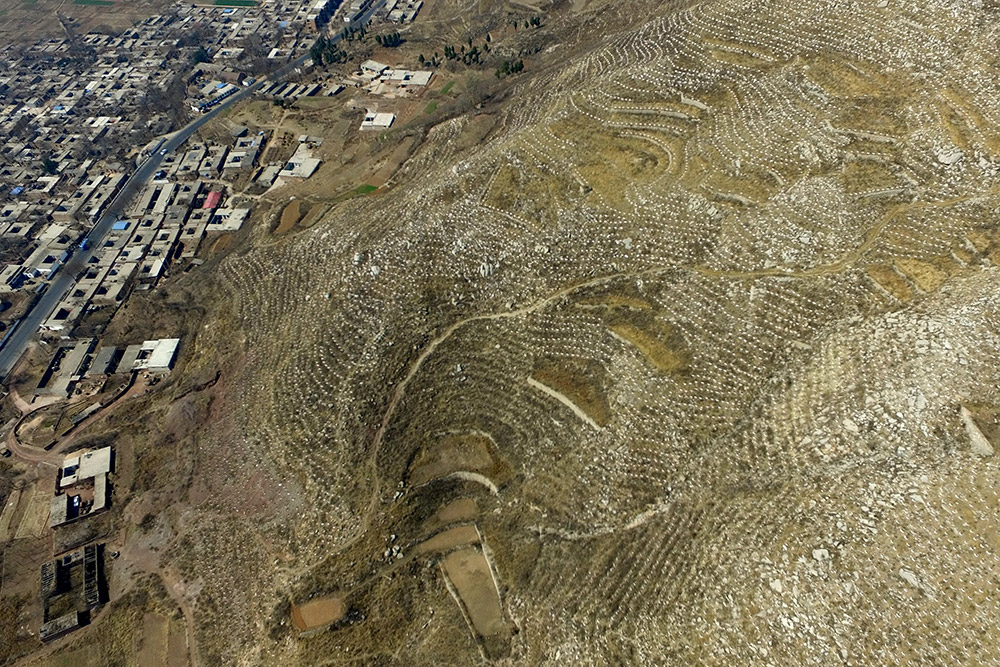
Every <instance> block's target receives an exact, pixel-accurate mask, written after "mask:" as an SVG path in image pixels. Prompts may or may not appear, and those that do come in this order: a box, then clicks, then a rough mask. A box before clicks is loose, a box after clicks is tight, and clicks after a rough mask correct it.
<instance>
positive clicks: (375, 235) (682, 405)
mask: <svg viewBox="0 0 1000 667" xmlns="http://www.w3.org/2000/svg"><path fill="white" fill-rule="evenodd" d="M546 22H547V26H548V28H549V29H550V32H549V33H548V34H550V35H552V36H553V37H551V38H550V39H549V41H547V42H546V41H544V40H543V41H542V42H541V43H540V44H539V50H538V53H537V54H535V55H534V56H532V57H530V58H527V59H526V61H527V66H526V68H525V72H524V73H522V74H520V75H517V76H516V77H514V78H512V79H511V80H510V86H509V88H507V90H506V92H505V93H502V97H500V98H497V97H494V98H492V99H491V100H487V101H486V102H485V103H484V104H483V106H482V107H481V108H480V109H478V110H473V111H471V112H469V113H467V114H465V115H463V116H460V117H458V118H454V119H452V120H449V121H446V122H444V123H442V124H440V125H438V126H436V127H434V128H433V129H432V130H431V131H430V133H429V135H428V137H427V140H426V141H425V143H424V145H423V146H422V147H421V149H420V150H419V151H417V152H416V154H415V155H414V156H413V157H411V158H410V159H409V160H408V161H407V162H406V164H405V165H404V166H403V167H402V169H401V170H400V171H399V172H398V173H397V174H396V175H395V176H394V181H393V182H394V183H395V185H394V186H393V187H391V188H389V189H388V190H387V191H385V192H383V193H378V194H375V195H371V196H369V197H365V198H361V199H355V200H351V201H347V202H343V203H341V204H339V205H338V206H337V207H336V208H334V209H333V210H332V212H331V213H330V214H328V215H327V216H326V218H325V219H324V220H323V221H321V222H320V223H318V224H316V225H315V226H313V227H311V228H310V229H308V230H302V231H299V232H295V233H293V234H289V235H286V236H282V237H280V238H276V237H273V236H269V235H268V232H267V230H266V229H263V228H261V229H259V230H258V231H257V233H256V234H255V236H254V238H253V239H252V240H251V243H250V245H251V246H252V247H250V248H249V249H248V250H246V251H245V252H240V253H238V254H235V255H233V256H231V257H230V258H229V259H228V260H227V261H226V262H225V263H224V265H223V266H222V267H221V268H220V275H221V278H220V281H221V283H222V285H223V288H222V289H223V292H222V294H223V297H224V298H222V299H220V301H221V302H222V303H221V305H217V306H215V307H213V311H212V312H213V314H212V316H211V318H210V319H209V320H207V321H206V323H205V328H204V329H203V330H202V333H201V334H200V336H199V340H198V342H197V348H198V355H199V356H198V357H197V358H195V359H194V360H193V361H192V362H191V365H190V368H197V367H198V366H199V365H203V366H208V365H209V364H211V363H214V362H213V360H214V359H217V358H223V359H225V360H226V362H225V363H226V365H225V366H224V372H223V378H224V380H223V382H222V383H220V385H219V387H218V396H217V401H216V402H215V403H214V404H213V408H212V409H213V414H214V415H215V417H214V419H213V421H212V424H211V426H210V428H208V429H207V430H205V431H203V432H200V433H199V434H198V463H197V470H196V473H195V482H194V485H193V487H192V488H191V490H190V494H191V495H190V498H189V500H190V501H191V506H190V509H187V510H185V513H184V516H183V517H182V518H181V521H180V523H179V525H181V526H183V531H184V535H183V537H182V538H181V539H179V540H177V541H175V542H173V543H172V546H171V547H170V550H169V551H168V552H166V553H165V554H164V556H163V557H164V558H165V560H166V562H168V563H169V564H170V565H171V567H173V568H175V569H176V571H177V572H178V574H179V576H180V577H181V578H182V579H183V580H184V581H185V582H186V588H185V590H186V591H187V594H188V595H189V596H190V599H191V602H192V603H193V604H194V609H195V619H196V621H197V639H198V657H199V661H200V662H201V663H202V664H214V663H216V662H222V663H231V662H238V663H243V664H296V663H301V664H347V663H352V662H353V663H363V664H400V665H414V664H442V663H444V664H472V663H475V662H477V661H480V660H484V659H485V660H488V661H498V662H501V663H503V662H506V663H509V664H574V665H584V664H594V665H599V664H691V663H699V664H766V663H767V662H768V661H770V662H771V663H773V664H841V663H844V664H903V663H914V664H915V663H926V662H933V661H934V660H936V659H941V656H949V658H948V660H949V661H954V662H955V663H961V664H982V663H987V662H992V661H995V660H997V656H998V647H997V643H996V639H995V635H994V633H993V632H992V628H993V625H994V624H995V619H996V617H997V615H998V613H1000V602H998V600H1000V598H998V596H997V595H996V594H995V589H996V586H997V583H998V582H997V579H998V574H1000V570H998V566H997V563H998V562H1000V560H998V558H1000V553H998V551H1000V544H998V541H997V535H998V534H1000V533H998V531H997V529H998V522H997V518H996V506H997V502H998V499H1000V491H998V486H997V478H998V477H997V475H998V472H1000V471H998V468H997V463H996V459H995V458H993V457H992V456H991V454H992V449H993V447H995V446H996V445H997V444H1000V439H998V438H997V426H996V422H995V419H996V414H997V406H1000V390H998V386H1000V364H998V363H997V354H998V346H1000V319H998V314H1000V268H998V267H997V262H998V261H1000V227H998V210H1000V209H998V207H1000V190H998V188H1000V185H998V183H1000V181H998V178H997V175H998V169H1000V116H998V113H1000V112H998V108H1000V107H998V105H997V102H998V93H1000V90H998V86H997V81H998V79H997V77H996V76H995V73H996V72H997V71H998V69H1000V62H998V58H1000V56H998V52H997V50H996V48H995V47H996V44H997V43H998V39H1000V14H998V13H997V10H996V9H994V8H991V6H990V3H973V2H943V1H934V2H922V3H916V4H914V3H907V4H905V5H904V4H903V3H899V2H897V1H896V0H882V1H881V2H874V1H873V2H864V3H848V2H836V1H829V2H827V1H823V2H820V1H816V0H806V1H801V0H798V1H795V2H792V1H790V0H774V1H768V2H750V1H737V0H719V1H709V2H703V3H700V4H697V5H683V6H682V5H663V4H662V3H653V2H650V3H647V4H645V5H631V6H630V8H629V12H624V11H622V10H621V8H620V7H619V6H617V5H616V6H615V7H609V6H585V5H584V3H575V4H574V3H562V4H560V5H558V6H556V7H554V8H553V9H552V11H551V12H550V13H549V14H547V15H546ZM633 22H634V25H631V26H630V25H628V24H629V23H633ZM558 35H562V36H563V37H564V38H556V37H555V36H558ZM469 137H475V138H476V139H478V138H480V137H482V139H481V141H478V142H477V141H475V140H470V139H469ZM309 601H312V602H311V604H309V605H306V604H305V603H307V602H309ZM331 621H332V622H333V625H331V626H327V625H326V624H327V623H329V622H331Z"/></svg>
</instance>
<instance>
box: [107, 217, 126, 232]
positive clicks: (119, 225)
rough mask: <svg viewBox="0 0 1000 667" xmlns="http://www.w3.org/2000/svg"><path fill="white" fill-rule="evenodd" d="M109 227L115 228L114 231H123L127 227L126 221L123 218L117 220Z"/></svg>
mask: <svg viewBox="0 0 1000 667" xmlns="http://www.w3.org/2000/svg"><path fill="white" fill-rule="evenodd" d="M111 229H113V230H115V231H116V232H120V231H123V230H125V229H128V223H127V222H125V221H124V220H119V221H118V222H116V223H115V224H113V225H111Z"/></svg>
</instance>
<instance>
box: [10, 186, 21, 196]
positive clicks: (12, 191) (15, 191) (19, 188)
mask: <svg viewBox="0 0 1000 667" xmlns="http://www.w3.org/2000/svg"><path fill="white" fill-rule="evenodd" d="M22 192H24V188H23V187H21V186H20V185H19V186H17V187H16V188H14V189H13V190H11V191H10V193H11V194H12V195H19V194H21V193H22Z"/></svg>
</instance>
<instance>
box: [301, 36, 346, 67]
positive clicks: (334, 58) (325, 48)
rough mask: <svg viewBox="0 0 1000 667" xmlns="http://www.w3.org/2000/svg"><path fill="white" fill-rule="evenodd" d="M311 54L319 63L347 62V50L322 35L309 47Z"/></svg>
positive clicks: (314, 60) (315, 61)
mask: <svg viewBox="0 0 1000 667" xmlns="http://www.w3.org/2000/svg"><path fill="white" fill-rule="evenodd" d="M309 55H310V56H312V59H313V62H314V63H316V64H318V65H332V64H335V63H337V64H339V63H346V62H347V51H344V50H343V49H341V48H338V47H337V43H336V42H333V41H331V40H329V39H327V38H326V36H325V35H321V36H320V38H319V39H317V40H316V42H315V43H314V44H313V45H312V47H311V48H310V49H309Z"/></svg>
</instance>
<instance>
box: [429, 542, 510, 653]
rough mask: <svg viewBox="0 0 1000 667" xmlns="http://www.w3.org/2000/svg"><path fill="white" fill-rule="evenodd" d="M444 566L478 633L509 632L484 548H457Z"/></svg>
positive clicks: (492, 634)
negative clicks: (482, 549) (481, 549)
mask: <svg viewBox="0 0 1000 667" xmlns="http://www.w3.org/2000/svg"><path fill="white" fill-rule="evenodd" d="M441 567H442V569H443V570H444V572H445V574H446V575H447V577H448V580H449V581H450V582H451V584H452V586H454V588H455V590H456V591H457V592H458V596H459V597H460V598H461V604H462V606H463V607H464V608H465V611H466V613H467V614H468V616H469V620H470V622H471V623H472V627H473V628H474V629H475V631H476V633H477V634H479V635H480V636H481V637H495V636H502V635H504V634H506V633H507V632H509V628H508V627H507V625H506V624H505V623H504V618H503V609H502V608H501V606H500V593H499V592H498V591H497V587H496V584H495V582H494V580H493V575H492V573H491V572H490V565H489V563H488V562H486V557H485V556H484V555H483V552H482V551H480V550H478V549H474V548H470V549H460V550H458V551H453V552H452V553H450V554H448V555H447V556H445V558H444V560H443V561H442V563H441Z"/></svg>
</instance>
